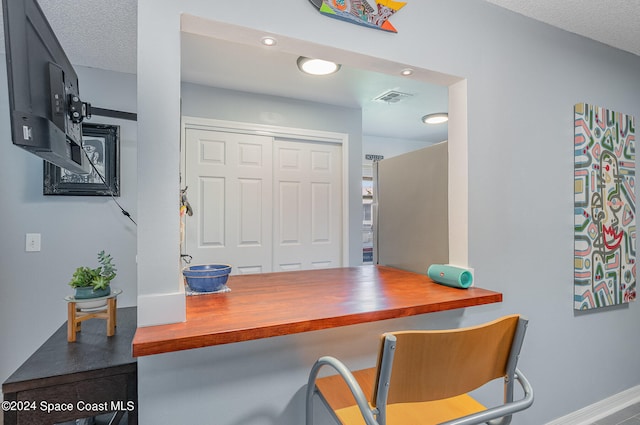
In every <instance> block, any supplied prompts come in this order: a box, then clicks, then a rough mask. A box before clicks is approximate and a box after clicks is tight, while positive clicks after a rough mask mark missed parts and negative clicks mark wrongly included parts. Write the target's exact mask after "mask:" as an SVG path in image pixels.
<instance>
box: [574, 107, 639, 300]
mask: <svg viewBox="0 0 640 425" xmlns="http://www.w3.org/2000/svg"><path fill="white" fill-rule="evenodd" d="M574 115H575V132H574V145H575V158H574V169H575V171H574V178H575V182H574V183H575V200H574V214H575V222H574V227H575V228H574V233H575V261H574V262H575V273H574V309H576V310H589V309H593V308H600V307H607V306H613V305H618V304H624V303H628V302H630V301H633V300H634V299H635V297H636V218H635V215H636V196H635V169H636V163H635V121H634V117H633V116H631V115H627V114H623V113H620V112H615V111H612V110H609V109H606V108H602V107H598V106H595V105H591V104H587V103H580V104H577V105H575V108H574Z"/></svg>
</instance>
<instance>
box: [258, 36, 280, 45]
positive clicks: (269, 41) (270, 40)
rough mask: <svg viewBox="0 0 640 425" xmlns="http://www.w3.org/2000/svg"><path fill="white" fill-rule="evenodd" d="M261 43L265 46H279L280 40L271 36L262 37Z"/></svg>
mask: <svg viewBox="0 0 640 425" xmlns="http://www.w3.org/2000/svg"><path fill="white" fill-rule="evenodd" d="M260 42H261V43H262V44H264V45H265V46H275V45H276V44H278V40H276V39H275V38H273V37H270V36H265V37H262V38H261V39H260Z"/></svg>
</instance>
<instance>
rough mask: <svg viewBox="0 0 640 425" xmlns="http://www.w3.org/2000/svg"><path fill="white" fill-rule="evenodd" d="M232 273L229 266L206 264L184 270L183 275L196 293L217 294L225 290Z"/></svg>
mask: <svg viewBox="0 0 640 425" xmlns="http://www.w3.org/2000/svg"><path fill="white" fill-rule="evenodd" d="M229 273H231V266H230V265H228V264H205V265H198V266H189V267H185V268H184V269H182V275H183V276H184V278H185V280H186V281H187V285H189V289H191V290H192V291H194V292H216V291H219V290H221V289H223V287H224V285H225V284H226V283H227V279H228V278H229Z"/></svg>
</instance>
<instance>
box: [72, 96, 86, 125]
mask: <svg viewBox="0 0 640 425" xmlns="http://www.w3.org/2000/svg"><path fill="white" fill-rule="evenodd" d="M69 118H70V119H71V121H72V122H73V123H75V124H80V123H81V122H82V121H83V120H84V119H85V118H87V119H91V104H90V103H88V102H83V101H82V100H80V98H79V97H78V96H76V95H75V94H70V95H69Z"/></svg>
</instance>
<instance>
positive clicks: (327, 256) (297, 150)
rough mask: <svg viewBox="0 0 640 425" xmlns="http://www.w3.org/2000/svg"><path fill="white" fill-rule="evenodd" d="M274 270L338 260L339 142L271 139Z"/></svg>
mask: <svg viewBox="0 0 640 425" xmlns="http://www.w3.org/2000/svg"><path fill="white" fill-rule="evenodd" d="M274 186H275V188H276V190H275V191H274V196H275V197H276V200H275V202H274V206H276V208H275V209H274V218H275V222H274V227H275V229H274V231H275V235H276V237H275V239H274V252H273V270H274V271H286V270H301V269H302V270H304V269H311V268H327V267H339V266H341V264H342V263H341V259H342V163H341V147H340V146H339V145H332V144H323V143H307V142H297V141H283V140H276V141H274Z"/></svg>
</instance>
